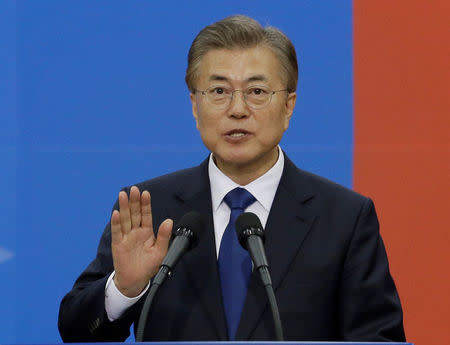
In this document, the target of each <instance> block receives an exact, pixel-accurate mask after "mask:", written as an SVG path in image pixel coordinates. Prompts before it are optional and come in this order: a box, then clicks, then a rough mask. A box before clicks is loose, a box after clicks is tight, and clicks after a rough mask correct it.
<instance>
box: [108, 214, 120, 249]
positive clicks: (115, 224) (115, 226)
mask: <svg viewBox="0 0 450 345" xmlns="http://www.w3.org/2000/svg"><path fill="white" fill-rule="evenodd" d="M120 229H121V226H120V213H119V211H117V210H114V212H113V214H112V216H111V243H112V244H118V243H120V242H121V241H122V231H120Z"/></svg>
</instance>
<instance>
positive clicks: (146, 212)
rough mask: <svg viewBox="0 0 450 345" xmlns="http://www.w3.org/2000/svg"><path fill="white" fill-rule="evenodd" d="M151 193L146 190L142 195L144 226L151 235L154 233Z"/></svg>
mask: <svg viewBox="0 0 450 345" xmlns="http://www.w3.org/2000/svg"><path fill="white" fill-rule="evenodd" d="M150 198H151V197H150V193H149V192H148V191H146V190H144V191H143V192H142V195H141V215H142V221H141V222H142V227H143V228H146V229H148V231H150V233H151V235H150V236H152V237H153V236H154V234H153V219H152V206H151V203H150Z"/></svg>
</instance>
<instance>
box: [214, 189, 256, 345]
mask: <svg viewBox="0 0 450 345" xmlns="http://www.w3.org/2000/svg"><path fill="white" fill-rule="evenodd" d="M223 200H224V201H225V203H226V204H227V205H228V207H230V209H231V215H230V221H229V222H228V225H227V227H226V229H225V232H224V234H223V237H222V241H221V242H220V250H219V273H220V282H221V287H222V298H223V306H224V308H225V317H226V319H227V325H228V339H229V340H234V339H235V336H236V331H237V328H238V325H239V321H240V319H241V312H242V308H243V307H244V301H245V296H246V295H247V287H248V283H249V281H250V275H251V273H252V261H251V259H250V255H249V254H248V252H247V251H246V250H245V249H244V248H242V247H241V245H240V244H239V241H238V239H237V235H236V230H235V227H234V223H235V221H236V219H237V217H238V216H239V215H241V214H242V213H243V212H244V210H245V209H246V208H247V207H248V206H250V205H251V204H253V203H254V202H255V201H256V199H255V197H254V196H253V195H252V194H250V193H249V192H248V191H246V190H245V189H243V188H235V189H233V190H232V191H230V192H229V193H228V194H227V195H225V197H224V198H223Z"/></svg>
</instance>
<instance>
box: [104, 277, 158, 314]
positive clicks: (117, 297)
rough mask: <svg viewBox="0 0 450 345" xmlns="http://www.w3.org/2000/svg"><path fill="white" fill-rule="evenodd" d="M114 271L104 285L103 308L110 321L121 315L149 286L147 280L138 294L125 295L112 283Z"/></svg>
mask: <svg viewBox="0 0 450 345" xmlns="http://www.w3.org/2000/svg"><path fill="white" fill-rule="evenodd" d="M115 273H116V272H115V271H114V272H113V273H111V275H110V276H109V278H108V281H107V282H106V286H105V310H106V315H108V319H109V321H111V322H112V321H115V320H117V319H118V318H119V317H121V316H122V314H123V313H124V312H125V310H127V309H128V308H129V307H131V306H132V305H133V304H135V303H136V302H137V301H139V299H140V298H141V297H142V296H143V295H144V294H145V293H146V292H147V290H148V288H149V286H150V282H149V283H148V284H147V286H146V287H145V289H144V291H142V292H141V293H140V294H139V296H136V297H132V298H130V297H127V296H125V295H124V294H122V293H121V292H120V291H119V289H118V288H117V286H116V284H115V283H114V280H113V278H114V275H115Z"/></svg>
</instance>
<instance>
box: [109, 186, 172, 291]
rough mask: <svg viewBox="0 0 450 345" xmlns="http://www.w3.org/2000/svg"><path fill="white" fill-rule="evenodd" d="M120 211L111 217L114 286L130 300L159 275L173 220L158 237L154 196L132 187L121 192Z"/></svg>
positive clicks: (160, 228) (163, 225) (168, 221)
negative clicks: (153, 222) (152, 205)
mask: <svg viewBox="0 0 450 345" xmlns="http://www.w3.org/2000/svg"><path fill="white" fill-rule="evenodd" d="M119 206H120V211H117V210H115V211H114V212H113V214H112V216H111V248H112V256H113V262H114V270H115V276H114V283H115V284H116V286H117V288H118V289H119V291H120V292H121V293H122V294H124V295H125V296H128V297H135V296H137V295H139V294H140V293H141V292H142V290H143V289H144V288H145V286H146V285H147V284H148V282H149V280H150V279H151V278H152V277H153V276H154V275H155V274H156V273H157V271H158V269H159V265H160V264H161V262H162V260H163V259H164V256H165V255H166V253H167V248H168V246H169V239H170V235H171V232H172V227H173V221H172V220H171V219H166V220H165V221H164V222H162V223H161V225H160V226H159V229H158V236H157V238H155V235H154V232H153V224H152V210H151V205H150V193H149V192H148V191H144V192H142V194H141V193H140V191H139V189H138V188H137V187H136V186H133V187H131V190H130V199H129V200H128V196H127V193H125V192H123V191H122V192H120V193H119Z"/></svg>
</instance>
